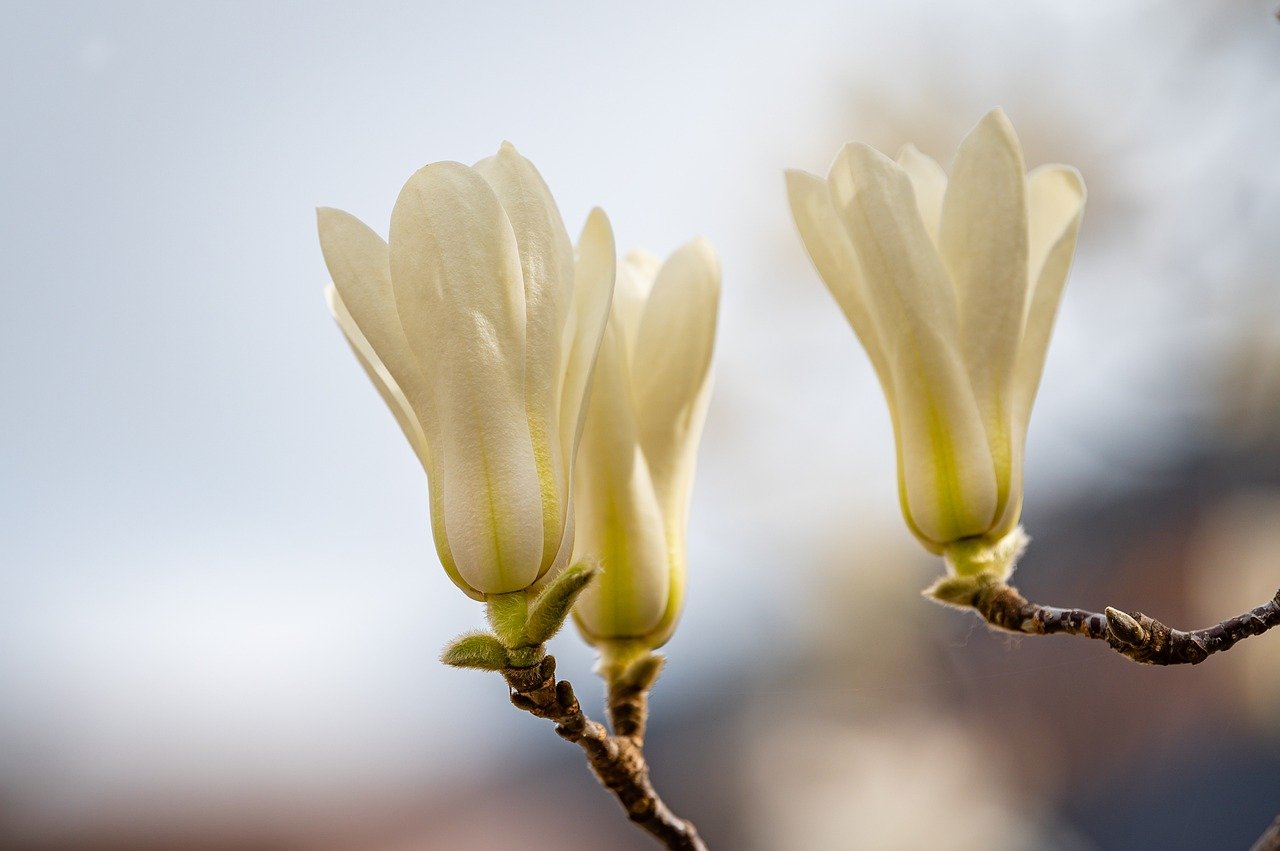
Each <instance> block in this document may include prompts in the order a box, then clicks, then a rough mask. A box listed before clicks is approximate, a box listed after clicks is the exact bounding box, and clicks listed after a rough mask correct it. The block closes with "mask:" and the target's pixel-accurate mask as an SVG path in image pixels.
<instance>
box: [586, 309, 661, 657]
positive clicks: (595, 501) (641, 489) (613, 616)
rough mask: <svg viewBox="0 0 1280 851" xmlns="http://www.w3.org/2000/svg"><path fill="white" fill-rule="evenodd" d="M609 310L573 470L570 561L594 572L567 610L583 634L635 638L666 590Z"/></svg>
mask: <svg viewBox="0 0 1280 851" xmlns="http://www.w3.org/2000/svg"><path fill="white" fill-rule="evenodd" d="M615 322H617V314H616V311H615V313H614V318H613V319H612V320H611V321H610V323H609V327H608V328H607V329H606V331H605V335H604V341H603V343H602V344H601V347H600V356H599V362H598V363H597V365H596V374H595V378H594V380H593V382H592V390H591V399H590V401H589V402H588V413H587V418H586V423H585V426H584V428H583V433H582V446H581V447H580V448H579V457H578V465H577V470H576V472H575V475H574V485H575V494H574V496H575V503H574V504H575V509H574V514H575V516H576V524H575V525H576V529H575V539H576V544H575V546H574V557H575V559H583V558H592V559H598V560H599V561H600V564H601V566H602V567H603V568H604V571H603V573H602V574H601V575H600V577H599V578H598V579H597V580H596V581H595V582H593V583H592V584H591V585H590V586H589V587H588V588H587V590H586V591H584V592H583V594H582V596H581V597H580V598H579V600H578V603H577V604H576V606H575V607H574V611H575V614H576V616H577V619H578V623H579V626H580V627H581V628H582V630H583V632H584V633H585V634H586V635H587V637H588V638H589V639H592V640H599V639H608V638H625V637H640V636H643V635H644V634H646V633H647V632H649V631H650V630H651V629H653V627H654V626H655V625H656V624H657V623H658V622H659V621H660V620H661V618H662V616H663V613H664V612H665V611H666V607H667V591H668V587H669V576H668V565H667V549H666V540H665V538H664V535H663V524H662V516H661V512H660V510H659V507H658V502H657V500H656V499H655V497H654V491H653V483H652V481H651V480H650V478H649V471H648V467H647V466H646V464H645V461H644V457H643V455H642V454H641V451H640V446H639V443H638V440H637V438H638V434H637V428H636V421H635V402H634V401H633V399H632V396H631V379H630V376H628V375H627V369H626V354H625V351H624V348H623V340H622V336H621V334H619V333H618V328H617V326H616V325H615Z"/></svg>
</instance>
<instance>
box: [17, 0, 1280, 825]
mask: <svg viewBox="0 0 1280 851" xmlns="http://www.w3.org/2000/svg"><path fill="white" fill-rule="evenodd" d="M1271 15H1272V8H1271V4H1270V3H1264V2H1239V0H1237V2H1193V3H1185V2H1183V3H1174V2H1125V3H1100V2H1098V3H1064V2H1061V1H1060V0H1057V2H1045V0H1029V1H1028V2H1023V3H1019V4H1009V3H996V2H988V3H975V2H972V0H968V1H967V2H951V0H947V2H930V3H922V2H902V3H892V4H890V3H884V4H872V3H848V2H843V1H841V2H835V0H832V2H788V3H782V4H761V3H751V2H739V3H734V4H725V3H709V2H708V3H662V2H659V3H646V4H633V5H625V6H624V5H620V4H603V3H585V2H583V3H545V4H530V3H495V4H478V3H465V2H458V3H441V2H416V3H402V4H388V3H364V4H360V5H359V6H358V7H357V6H356V5H354V4H341V5H333V4H312V3H283V2H279V3H265V4H263V3H217V4H189V3H168V2H165V3H160V2H155V3H124V2H116V3H90V4H76V3H58V4H51V3H20V4H14V3H10V4H8V5H7V7H6V12H5V15H4V18H5V23H4V25H3V26H2V27H0V111H2V114H3V115H4V116H5V121H4V125H5V126H4V130H3V132H2V133H0V257H3V260H4V269H5V272H4V284H3V287H4V290H3V291H4V297H5V304H6V310H5V316H6V325H7V328H6V333H5V334H4V335H3V336H0V391H2V392H0V400H2V401H0V429H2V432H0V434H2V435H3V440H2V441H0V585H2V587H3V591H2V592H0V696H2V697H0V751H3V752H4V753H5V754H6V758H5V759H4V760H3V761H0V800H3V801H4V802H5V808H6V809H7V811H8V818H9V819H10V821H11V822H16V823H21V824H26V825H29V826H31V829H32V830H37V831H38V830H40V829H42V828H41V827H40V826H41V825H50V824H55V823H56V824H61V825H74V824H77V823H92V822H93V820H94V819H96V818H101V817H103V813H107V812H110V811H113V810H114V809H116V808H118V807H120V806H126V805H127V802H129V801H137V800H146V801H148V802H150V805H155V804H156V802H157V801H159V802H162V803H163V802H166V801H167V802H170V803H174V804H175V805H179V804H182V803H183V802H189V801H202V802H206V803H207V802H209V801H210V800H213V801H215V802H217V801H225V802H227V803H228V805H229V806H230V805H233V804H234V802H235V801H236V800H239V798H241V797H244V798H254V799H257V800H267V801H271V802H274V803H273V804H272V806H275V805H287V803H288V801H290V800H292V799H293V797H299V796H300V797H306V796H307V795H309V794H312V793H314V794H317V795H319V794H333V793H335V792H341V791H342V790H344V789H348V788H361V789H369V788H377V787H379V786H380V785H387V786H393V785H395V784H399V783H403V782H405V781H406V780H429V779H431V778H433V777H438V776H443V775H444V773H445V772H454V773H456V772H458V771H459V770H460V767H459V766H460V765H466V764H477V765H483V764H486V763H487V762H489V761H492V760H493V759H495V758H496V755H497V754H498V752H499V749H500V748H501V747H507V746H514V745H515V744H516V743H518V742H523V741H525V740H527V739H529V738H531V737H536V736H538V735H542V736H544V737H546V738H550V737H549V736H548V735H547V734H548V731H546V730H542V729H536V725H533V722H532V721H530V722H529V723H528V724H523V723H517V722H516V721H515V720H513V717H512V716H513V711H512V710H511V708H510V707H509V706H507V705H506V702H505V697H504V693H503V688H502V686H501V684H500V683H499V682H498V681H497V679H496V678H494V677H484V676H480V675H477V674H469V673H464V672H458V671H451V670H446V669H445V668H443V667H442V666H440V665H439V664H438V662H437V661H436V657H437V653H438V651H439V649H440V648H441V647H442V646H443V645H444V643H445V642H446V641H447V640H448V639H449V638H451V637H452V636H453V635H455V634H456V633H458V632H461V631H463V630H465V629H468V628H472V627H474V626H477V625H478V624H479V623H480V619H481V612H480V609H479V607H478V606H476V605H475V604H474V603H471V602H470V601H468V600H467V599H466V598H464V597H463V596H462V595H461V594H460V593H458V592H456V590H455V589H454V588H453V587H452V586H451V584H450V583H449V582H448V580H447V579H446V578H445V576H444V573H443V571H442V570H441V569H440V568H439V566H438V564H437V563H436V558H435V554H434V549H433V547H432V546H431V543H430V537H429V536H430V532H429V524H428V520H427V489H426V485H425V482H424V481H423V477H422V474H421V470H420V468H419V467H418V465H417V463H416V461H415V460H414V458H413V456H412V453H411V452H410V451H409V449H408V446H407V445H406V444H405V442H404V440H403V438H402V437H401V436H400V434H399V432H398V430H397V428H396V425H395V423H394V421H393V420H392V418H391V416H390V415H389V414H388V412H387V411H386V410H385V409H384V408H383V406H382V404H381V402H380V401H379V400H378V398H377V396H376V394H375V393H374V392H373V390H372V388H370V387H369V386H368V385H367V382H366V379H365V378H364V376H363V374H362V373H361V371H360V369H359V367H358V366H357V364H356V363H355V361H354V360H353V359H352V357H351V355H350V353H349V351H348V350H347V347H346V345H345V344H344V343H343V341H342V339H341V335H340V334H339V333H338V331H337V329H336V328H335V327H334V325H333V323H332V321H331V319H330V318H329V316H328V314H327V312H326V310H325V307H324V301H323V298H322V289H323V286H324V284H325V283H326V281H327V275H326V272H325V269H324V265H323V263H322V260H321V256H320V252H319V248H318V245H317V240H316V236H315V226H314V213H313V209H314V207H316V206H319V205H325V206H336V207H341V208H343V209H346V210H349V211H350V212H352V213H354V214H356V215H358V216H360V217H361V218H362V219H364V220H365V221H366V222H368V223H369V224H371V225H372V226H373V227H374V228H375V229H377V230H379V231H380V232H382V233H384V234H385V232H386V223H387V221H388V219H389V215H390V210H391V206H392V203H393V201H394V199H395V197H396V194H397V193H398V191H399V189H400V186H401V184H402V183H403V181H404V180H405V178H406V177H407V176H408V175H409V174H410V173H412V171H414V170H415V169H416V168H418V167H419V166H421V165H422V164H424V163H426V162H430V161H434V160H440V159H456V160H462V161H464V162H472V161H475V160H477V159H480V158H482V157H484V156H487V155H489V154H490V153H492V152H493V151H494V150H495V149H496V148H497V145H498V144H499V142H501V141H502V140H503V139H510V140H511V141H513V142H514V143H515V144H516V145H517V146H518V147H519V148H520V150H521V151H522V152H523V153H524V154H525V155H526V156H528V157H529V158H531V159H532V160H533V161H534V162H535V163H536V164H537V165H538V167H539V168H540V169H541V171H542V172H543V175H544V176H545V178H546V179H547V182H548V183H549V185H550V186H551V189H552V191H553V193H554V194H555V196H556V198H557V200H558V202H559V204H560V207H561V210H562V212H563V214H564V216H565V219H566V222H567V223H568V225H569V228H570V230H571V231H572V232H574V233H576V231H577V228H579V227H580V226H581V223H582V221H583V219H584V217H585V215H586V213H587V211H588V210H589V209H590V208H591V207H592V206H594V205H601V206H603V207H604V208H605V209H606V210H607V211H608V213H609V214H610V216H611V218H612V220H613V223H614V226H615V229H616V232H617V234H618V238H619V245H620V247H623V248H628V247H632V246H643V247H645V248H648V249H650V250H652V251H655V252H657V253H659V254H666V253H667V252H669V251H670V250H672V249H673V248H675V247H676V246H677V245H679V244H680V243H682V242H683V241H685V240H686V239H688V238H690V237H691V236H693V235H695V234H699V233H700V234H704V235H706V236H707V237H708V238H710V240H711V241H712V243H713V244H714V245H715V246H716V247H717V249H718V250H719V252H720V254H721V257H722V260H723V268H724V305H723V310H722V314H721V336H720V341H719V351H718V359H717V363H718V366H717V382H718V383H717V389H716V396H715V397H714V399H713V402H712V409H711V414H710V420H709V425H708V429H707V433H706V437H705V441H704V451H703V453H702V465H701V467H700V474H699V481H698V485H697V489H696V494H695V503H694V508H693V524H692V529H691V549H692V552H691V559H690V562H691V576H690V591H689V598H688V610H687V614H686V617H685V621H684V624H683V626H682V628H681V630H680V632H679V633H678V635H677V637H676V638H675V640H674V641H673V642H672V643H671V645H670V652H671V657H672V662H671V665H670V666H669V669H668V674H667V675H666V677H667V678H668V680H669V682H670V685H669V686H668V687H667V688H666V690H665V692H664V696H663V699H666V700H672V701H674V700H677V699H679V698H678V695H679V694H680V692H681V690H682V689H695V688H696V686H697V683H698V678H699V677H700V676H702V675H704V674H706V673H708V672H712V671H715V670H716V669H717V668H718V667H719V666H721V665H722V663H723V660H724V659H726V658H731V657H733V656H735V655H740V654H741V652H742V651H744V650H749V649H758V648H761V647H764V646H767V644H768V642H769V640H770V638H771V637H773V638H777V637H778V636H785V635H786V634H787V629H788V626H789V625H792V624H795V623H796V622H798V621H800V620H802V619H803V618H804V617H805V613H804V611H802V610H801V609H800V608H799V606H798V605H791V606H788V604H789V603H795V604H798V602H799V601H801V600H804V599H806V598H807V592H806V590H805V589H806V586H807V585H808V584H809V583H811V582H814V581H819V580H817V578H815V577H814V576H812V571H811V569H810V568H809V567H807V565H808V564H810V563H812V562H813V561H815V554H816V553H817V552H818V551H819V550H820V549H822V548H824V547H826V546H827V544H828V542H829V540H830V538H831V534H830V532H829V531H828V530H829V529H831V528H842V529H846V530H847V529H848V528H850V527H856V526H857V525H859V524H865V525H866V526H868V527H871V526H875V525H883V526H886V528H890V529H892V530H893V533H894V534H899V535H902V536H905V535H906V533H905V531H904V530H901V528H900V527H901V522H900V521H899V520H898V518H897V503H896V496H895V482H894V474H893V469H892V463H893V447H892V441H891V436H890V433H889V427H888V418H887V416H886V414H885V411H884V406H883V403H882V401H881V399H880V397H879V391H878V389H877V387H876V385H875V381H874V378H873V376H872V374H871V371H870V369H869V367H868V366H867V363H866V359H865V356H864V355H863V354H862V352H861V350H860V349H859V348H858V346H857V344H856V341H855V340H854V338H853V336H852V334H851V332H849V330H848V329H847V327H845V325H844V322H843V320H842V318H841V316H840V314H839V311H838V310H837V309H836V308H835V305H834V303H832V302H831V300H830V298H829V297H828V296H827V294H826V293H825V291H824V289H823V287H822V284H821V282H820V281H819V279H818V277H817V275H816V274H815V273H814V272H813V271H812V270H811V268H810V267H809V265H808V262H807V260H806V259H805V257H804V254H803V250H802V248H801V246H800V243H799V240H798V238H797V237H796V235H795V233H794V229H793V226H792V224H791V222H790V220H789V216H788V213H787V209H786V202H785V197H784V191H783V182H782V169H783V168H785V167H801V168H806V169H809V170H811V171H825V169H826V167H827V164H828V162H829V161H830V159H831V158H832V157H833V156H834V154H835V153H836V151H837V149H838V148H839V146H840V145H841V144H842V143H843V142H845V141H848V140H850V139H860V140H865V141H869V142H872V143H874V144H877V145H880V146H883V147H885V148H886V149H887V150H889V151H890V152H893V151H896V148H897V147H898V146H899V145H901V144H902V143H903V142H905V141H915V142H916V143H917V144H918V145H919V146H920V147H921V148H922V149H923V150H925V151H926V152H928V153H930V154H932V155H934V156H935V157H937V158H939V159H940V160H941V161H942V162H943V163H944V164H945V163H946V162H948V161H949V159H950V156H951V154H952V152H953V151H954V149H955V146H956V145H957V144H958V142H959V140H960V138H961V137H962V135H963V134H964V132H965V131H966V130H967V129H968V128H969V127H970V126H971V125H972V124H973V123H975V122H976V121H977V120H978V118H979V117H980V116H981V115H982V113H983V112H985V111H986V110H987V109H989V108H991V107H992V106H997V105H999V106H1003V107H1004V108H1005V109H1006V111H1007V112H1008V113H1009V115H1010V117H1011V118H1012V120H1013V122H1014V125H1015V126H1016V127H1017V128H1018V130H1019V132H1020V133H1021V134H1022V137H1023V140H1024V145H1025V148H1026V153H1027V160H1028V163H1029V165H1037V164H1040V163H1043V162H1048V161H1062V162H1067V163H1070V164H1073V165H1077V166H1078V167H1080V168H1081V170H1082V171H1083V173H1084V177H1085V180H1086V183H1087V184H1088V186H1089V191H1090V201H1089V206H1088V207H1087V209H1086V215H1085V223H1084V230H1083V234H1082V237H1081V241H1080V253H1079V258H1078V263H1077V267H1076V269H1075V271H1074V273H1073V276H1072V279H1071V283H1070V284H1069V287H1068V290H1067V294H1066V298H1065V302H1064V306H1063V309H1062V312H1061V314H1060V323H1059V331H1058V334H1057V336H1056V338H1055V340H1054V343H1053V346H1052V349H1051V353H1050V358H1049V366H1048V370H1047V373H1046V376H1045V379H1044V383H1043V387H1042V391H1041V396H1040V401H1039V403H1038V406H1037V410H1036V416H1035V418H1034V424H1033V427H1032V429H1031V440H1030V447H1029V452H1030V458H1029V463H1028V473H1027V480H1028V497H1027V511H1028V516H1029V517H1031V516H1034V513H1035V511H1036V510H1037V506H1038V505H1039V506H1043V505H1044V504H1045V503H1046V502H1048V501H1049V500H1051V499H1052V498H1053V497H1054V495H1057V494H1065V493H1070V492H1071V489H1072V488H1073V487H1080V486H1083V484H1085V483H1088V485H1089V486H1092V487H1096V486H1098V482H1099V481H1100V480H1101V481H1104V482H1105V481H1107V480H1109V479H1123V478H1125V477H1132V476H1141V475H1143V471H1144V469H1145V466H1146V463H1147V460H1146V459H1149V458H1152V457H1155V456H1156V455H1158V454H1159V451H1160V447H1161V446H1163V445H1167V444H1168V443H1169V442H1173V441H1177V440H1178V439H1179V436H1180V435H1182V434H1184V433H1185V432H1186V431H1187V430H1189V429H1192V428H1194V427H1195V424H1196V422H1197V421H1198V419H1197V418H1198V417H1200V416H1201V415H1202V410H1201V409H1202V408H1203V407H1204V405H1205V404H1206V403H1205V402H1204V401H1203V400H1204V399H1205V398H1206V392H1207V390H1208V389H1209V388H1211V387H1212V384H1213V382H1214V381H1215V376H1216V375H1217V374H1218V373H1217V372H1216V370H1217V369H1218V368H1219V366H1220V360H1221V358H1222V352H1223V351H1224V347H1226V346H1227V345H1228V344H1229V343H1230V342H1231V341H1232V340H1234V339H1235V338H1237V337H1239V336H1241V335H1243V334H1246V333H1248V332H1249V331H1250V329H1252V328H1262V329H1274V328H1275V327H1276V326H1277V324H1280V323H1278V319H1277V318H1278V317H1280V288H1277V286H1276V280H1275V271H1274V270H1275V269H1277V268H1280V243H1277V240H1276V239H1275V227H1276V223H1277V221H1280V168H1277V166H1276V162H1275V157H1276V140H1277V139H1278V138H1280V86H1278V85H1277V72H1280V25H1277V23H1276V21H1275V20H1274V19H1273V18H1272V16H1271ZM1032 532H1033V534H1034V528H1032ZM930 614H932V612H931V613H930ZM556 651H557V653H558V655H560V656H561V657H562V660H563V663H564V667H565V668H566V670H567V671H568V672H569V674H570V675H571V676H572V678H574V679H575V680H581V681H582V683H583V685H582V688H583V690H584V691H585V692H588V693H589V692H590V691H591V690H592V688H593V686H591V685H590V683H588V682H587V680H588V676H589V675H588V673H587V672H588V669H589V664H590V657H589V654H588V653H587V651H586V650H585V648H582V647H581V646H580V642H578V641H577V639H576V637H575V636H572V635H565V636H563V637H562V638H560V639H558V640H557V643H556ZM461 770H463V771H465V768H463V769H461ZM291 796H292V797H291ZM281 802H284V803H283V804H281Z"/></svg>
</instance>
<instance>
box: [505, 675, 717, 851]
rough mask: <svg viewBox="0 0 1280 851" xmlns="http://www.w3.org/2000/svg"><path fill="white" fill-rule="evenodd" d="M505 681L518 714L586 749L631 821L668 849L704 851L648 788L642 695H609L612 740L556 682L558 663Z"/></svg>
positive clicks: (690, 828)
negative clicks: (546, 722) (547, 724)
mask: <svg viewBox="0 0 1280 851" xmlns="http://www.w3.org/2000/svg"><path fill="white" fill-rule="evenodd" d="M502 676H503V677H504V678H505V679H506V681H507V685H508V686H510V687H511V702H512V703H513V704H515V706H516V707H517V708H519V709H523V710H524V711H525V712H528V713H530V714H532V715H536V716H538V717H539V718H549V719H551V720H552V721H554V722H555V723H556V733H557V734H559V735H560V737H561V738H563V739H566V740H568V741H570V742H573V743H575V744H576V745H578V746H579V747H580V748H582V750H583V752H584V753H585V754H586V755H587V762H588V764H590V766H591V770H592V772H593V773H594V774H595V776H596V778H597V779H598V780H599V781H600V783H601V784H602V785H603V786H604V787H605V788H607V789H608V790H609V791H611V792H612V793H613V794H614V795H615V796H616V797H617V799H618V801H619V802H620V803H621V804H622V806H623V808H624V809H625V810H626V811H627V818H629V819H631V821H633V822H635V823H636V824H637V825H638V826H639V827H641V828H643V829H644V830H646V831H648V832H649V833H650V834H652V835H653V836H654V838H656V839H657V840H658V841H660V842H662V843H663V844H664V845H666V847H667V848H670V849H678V851H706V848H707V846H706V845H705V844H703V842H702V839H701V838H700V837H699V836H698V829H697V828H696V827H694V825H693V822H690V821H687V820H685V819H682V818H680V817H679V816H677V815H676V814H675V813H673V812H671V810H670V809H668V808H667V805H666V804H665V803H663V801H662V799H661V798H659V797H658V793H657V792H656V791H655V790H654V788H653V784H651V783H650V782H649V765H648V763H647V762H646V761H645V758H644V750H643V744H644V723H645V717H646V714H647V709H646V703H647V699H646V694H645V692H644V690H643V689H635V690H631V689H623V690H620V691H619V692H618V693H617V694H616V695H615V694H614V690H611V692H610V699H609V712H610V718H611V720H612V722H613V724H614V732H615V735H609V732H608V731H607V730H606V729H605V728H604V726H603V725H602V724H600V723H598V722H596V721H592V720H591V719H590V718H588V717H587V716H586V714H585V713H583V711H582V707H581V705H579V703H578V698H577V696H576V695H574V693H573V686H572V685H570V684H569V682H568V681H567V680H560V681H559V682H557V681H556V660H555V657H553V656H545V657H543V659H542V661H541V662H540V663H539V664H537V665H533V666H531V667H528V668H504V669H503V671H502Z"/></svg>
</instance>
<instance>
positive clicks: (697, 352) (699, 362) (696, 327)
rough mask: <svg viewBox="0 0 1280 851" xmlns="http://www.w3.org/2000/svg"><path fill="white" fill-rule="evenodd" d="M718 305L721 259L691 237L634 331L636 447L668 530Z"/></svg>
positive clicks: (704, 383)
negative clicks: (638, 442) (642, 451)
mask: <svg viewBox="0 0 1280 851" xmlns="http://www.w3.org/2000/svg"><path fill="white" fill-rule="evenodd" d="M719 305H720V262H719V260H718V259H717V258H716V254H715V251H714V250H713V249H712V248H711V244H710V243H709V242H707V241H706V240H705V239H702V238H698V239H694V240H692V241H691V242H688V243H686V244H685V245H683V246H681V247H680V248H678V249H677V250H676V251H675V252H673V253H672V255H671V256H670V257H669V258H667V261H666V262H665V263H663V264H662V268H661V269H660V270H659V271H658V276H657V280H655V281H654V284H653V290H652V292H651V293H650V295H649V299H648V302H647V303H646V305H645V309H644V315H643V316H642V317H641V319H640V327H639V330H638V331H637V333H636V342H635V355H634V358H633V359H632V362H631V369H632V381H633V386H634V388H635V398H636V411H637V420H638V424H639V431H640V445H641V447H642V448H643V449H644V455H645V458H646V459H647V461H648V464H649V471H650V473H651V474H652V476H653V484H654V488H655V489H656V490H657V494H658V502H659V504H660V505H661V506H662V509H663V515H664V516H665V517H666V520H667V524H668V527H669V528H670V529H672V530H675V529H680V530H682V529H683V528H684V525H685V515H686V511H687V503H688V495H689V491H690V489H691V487H692V484H693V468H694V460H695V455H696V453H697V446H698V438H699V436H700V435H701V433H702V424H703V419H704V418H705V413H706V411H705V408H706V406H705V401H704V399H703V397H704V394H705V393H706V392H707V391H708V388H709V385H710V375H711V352H712V349H713V348H714V346H715V338H716V317H717V314H718V312H719ZM700 401H702V402H703V404H699V402H700Z"/></svg>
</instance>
